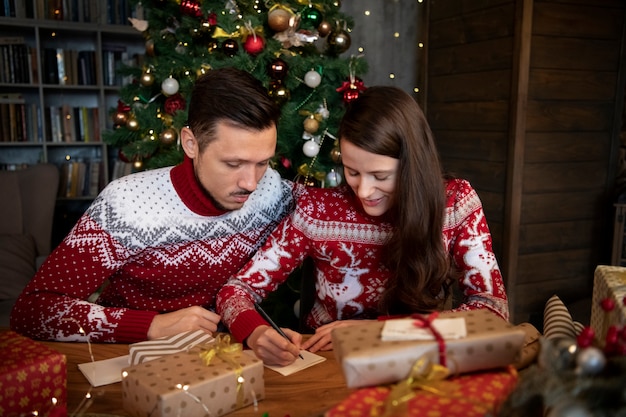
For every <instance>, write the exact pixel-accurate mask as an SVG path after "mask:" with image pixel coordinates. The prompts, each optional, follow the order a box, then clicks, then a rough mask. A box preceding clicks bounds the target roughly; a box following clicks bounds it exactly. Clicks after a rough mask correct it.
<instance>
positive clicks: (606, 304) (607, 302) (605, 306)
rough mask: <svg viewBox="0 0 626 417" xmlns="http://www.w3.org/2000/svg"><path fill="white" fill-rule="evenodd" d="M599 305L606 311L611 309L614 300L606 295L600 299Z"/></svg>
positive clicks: (613, 305) (613, 306)
mask: <svg viewBox="0 0 626 417" xmlns="http://www.w3.org/2000/svg"><path fill="white" fill-rule="evenodd" d="M600 307H602V310H604V311H606V312H609V311H613V309H614V308H615V301H614V300H613V299H612V298H609V297H607V298H605V299H603V300H602V301H600Z"/></svg>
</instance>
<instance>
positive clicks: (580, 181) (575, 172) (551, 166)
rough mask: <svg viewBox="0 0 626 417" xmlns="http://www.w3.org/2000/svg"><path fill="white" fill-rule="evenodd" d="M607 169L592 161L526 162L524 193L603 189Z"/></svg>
mask: <svg viewBox="0 0 626 417" xmlns="http://www.w3.org/2000/svg"><path fill="white" fill-rule="evenodd" d="M606 181H607V170H606V169H602V168H601V167H599V166H598V163H597V162H595V161H593V162H586V161H583V162H561V163H533V164H526V166H525V169H524V180H523V192H524V193H533V194H536V193H550V192H567V191H576V190H581V191H582V190H585V191H586V192H591V193H593V190H596V189H597V190H603V189H604V186H605V185H606Z"/></svg>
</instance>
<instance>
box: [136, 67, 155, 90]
mask: <svg viewBox="0 0 626 417" xmlns="http://www.w3.org/2000/svg"><path fill="white" fill-rule="evenodd" d="M139 82H140V83H141V85H143V86H146V87H150V86H151V85H152V84H154V74H152V72H151V71H150V70H145V71H144V72H143V73H142V74H141V79H140V80H139Z"/></svg>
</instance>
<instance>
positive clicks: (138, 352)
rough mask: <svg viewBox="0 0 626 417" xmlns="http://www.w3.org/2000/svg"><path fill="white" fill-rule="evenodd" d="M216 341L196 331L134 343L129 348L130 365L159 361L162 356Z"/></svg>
mask: <svg viewBox="0 0 626 417" xmlns="http://www.w3.org/2000/svg"><path fill="white" fill-rule="evenodd" d="M214 340H215V339H214V338H213V336H211V335H210V334H208V333H206V332H204V331H202V330H195V331H191V332H184V333H179V334H177V335H175V336H170V337H163V338H160V339H155V340H147V341H145V342H139V343H133V344H132V345H130V346H129V349H130V352H129V354H130V364H131V365H137V364H139V363H144V362H147V361H151V360H154V359H158V358H160V357H161V356H165V355H171V354H173V353H179V352H183V351H186V350H189V349H191V348H192V347H194V346H197V345H199V344H205V343H210V342H212V341H214Z"/></svg>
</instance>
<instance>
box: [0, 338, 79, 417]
mask: <svg viewBox="0 0 626 417" xmlns="http://www.w3.org/2000/svg"><path fill="white" fill-rule="evenodd" d="M0 355H1V356H2V361H0V416H5V417H11V416H32V415H40V416H53V415H54V416H65V415H66V414H67V409H66V405H67V365H66V364H67V360H66V357H65V355H63V354H61V353H59V352H57V351H56V350H54V349H51V348H49V347H47V346H46V345H44V344H42V343H39V342H36V341H34V340H31V339H29V338H27V337H24V336H21V335H19V334H17V333H15V332H13V331H10V330H8V331H3V332H0ZM35 413H36V414H35Z"/></svg>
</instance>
